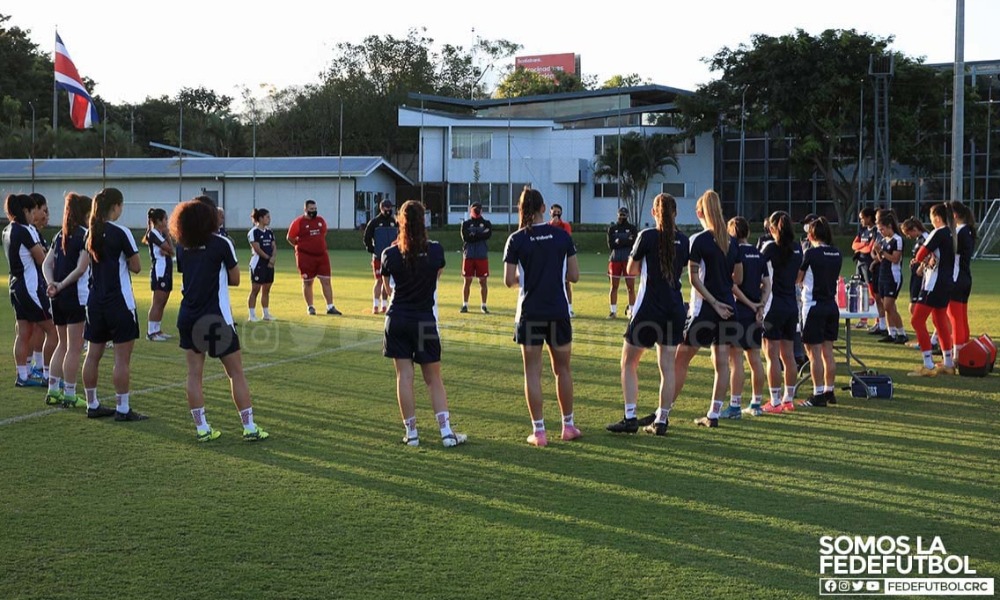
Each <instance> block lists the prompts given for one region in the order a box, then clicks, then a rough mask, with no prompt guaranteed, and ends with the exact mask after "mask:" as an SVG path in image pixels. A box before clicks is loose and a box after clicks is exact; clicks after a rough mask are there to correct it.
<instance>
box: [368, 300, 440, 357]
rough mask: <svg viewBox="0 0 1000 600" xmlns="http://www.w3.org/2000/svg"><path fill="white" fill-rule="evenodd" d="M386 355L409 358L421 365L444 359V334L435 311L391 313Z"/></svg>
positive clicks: (386, 333) (387, 318) (384, 349)
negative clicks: (442, 344) (442, 338)
mask: <svg viewBox="0 0 1000 600" xmlns="http://www.w3.org/2000/svg"><path fill="white" fill-rule="evenodd" d="M382 356H384V357H386V358H402V359H408V360H412V361H413V362H415V363H417V364H418V365H426V364H430V363H436V362H440V361H441V336H440V335H439V334H438V328H437V320H436V319H435V318H434V315H433V314H432V313H431V314H424V315H405V314H399V313H396V314H389V315H387V316H386V318H385V335H384V336H383V338H382Z"/></svg>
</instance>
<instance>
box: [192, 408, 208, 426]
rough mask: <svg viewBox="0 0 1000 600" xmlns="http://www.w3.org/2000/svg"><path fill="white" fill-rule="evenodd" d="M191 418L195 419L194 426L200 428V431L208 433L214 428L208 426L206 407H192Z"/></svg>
mask: <svg viewBox="0 0 1000 600" xmlns="http://www.w3.org/2000/svg"><path fill="white" fill-rule="evenodd" d="M191 418H192V419H194V426H195V427H196V428H197V429H198V433H208V432H209V431H211V430H212V428H211V427H209V426H208V422H207V421H206V420H205V407H204V406H202V407H201V408H192V409H191Z"/></svg>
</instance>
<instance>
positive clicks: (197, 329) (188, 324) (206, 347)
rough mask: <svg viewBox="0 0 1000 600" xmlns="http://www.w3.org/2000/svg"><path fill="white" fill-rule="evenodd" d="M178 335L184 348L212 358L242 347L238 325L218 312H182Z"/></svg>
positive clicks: (179, 318) (178, 322)
mask: <svg viewBox="0 0 1000 600" xmlns="http://www.w3.org/2000/svg"><path fill="white" fill-rule="evenodd" d="M177 337H178V338H180V347H181V348H182V349H184V350H193V351H195V352H197V353H198V354H207V355H209V356H211V357H212V358H222V357H223V356H226V355H228V354H232V353H233V352H236V351H238V350H239V349H240V336H239V335H237V333H236V327H235V326H234V325H233V324H232V323H227V322H226V320H225V319H223V318H222V315H218V314H208V315H198V316H192V315H187V314H184V313H183V312H181V313H180V314H178V315H177Z"/></svg>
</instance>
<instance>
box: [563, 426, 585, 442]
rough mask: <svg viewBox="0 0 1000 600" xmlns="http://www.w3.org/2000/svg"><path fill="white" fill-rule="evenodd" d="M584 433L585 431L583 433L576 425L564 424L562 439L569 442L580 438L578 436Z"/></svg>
mask: <svg viewBox="0 0 1000 600" xmlns="http://www.w3.org/2000/svg"><path fill="white" fill-rule="evenodd" d="M582 435H583V433H581V432H580V430H579V429H577V428H576V427H575V426H573V425H563V429H562V441H564V442H568V441H570V440H575V439H576V438H578V437H580V436H582Z"/></svg>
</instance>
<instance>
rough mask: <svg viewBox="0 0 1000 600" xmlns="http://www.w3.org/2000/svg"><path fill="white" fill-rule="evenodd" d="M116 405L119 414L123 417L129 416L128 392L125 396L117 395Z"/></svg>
mask: <svg viewBox="0 0 1000 600" xmlns="http://www.w3.org/2000/svg"><path fill="white" fill-rule="evenodd" d="M115 405H116V410H117V411H118V412H120V413H122V414H123V415H124V414H128V411H129V410H130V409H129V406H128V392H125V393H124V394H115Z"/></svg>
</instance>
